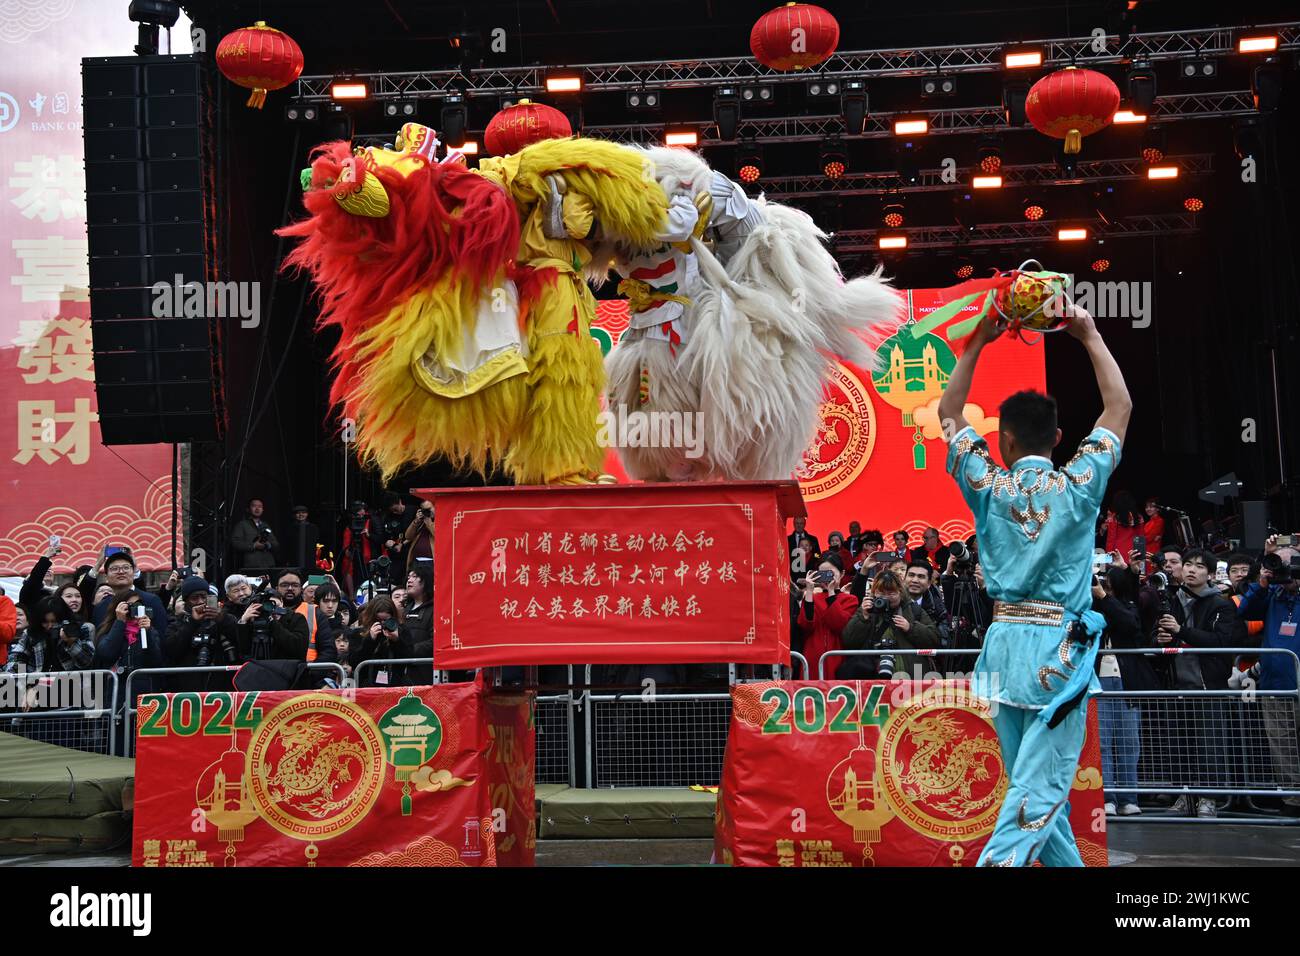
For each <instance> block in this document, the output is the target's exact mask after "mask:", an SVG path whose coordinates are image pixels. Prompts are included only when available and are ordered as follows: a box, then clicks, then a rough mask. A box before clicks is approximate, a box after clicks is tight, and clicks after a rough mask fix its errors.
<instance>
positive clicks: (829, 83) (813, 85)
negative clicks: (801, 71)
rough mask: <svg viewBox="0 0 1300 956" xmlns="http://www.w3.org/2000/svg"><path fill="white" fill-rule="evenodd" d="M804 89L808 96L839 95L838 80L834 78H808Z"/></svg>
mask: <svg viewBox="0 0 1300 956" xmlns="http://www.w3.org/2000/svg"><path fill="white" fill-rule="evenodd" d="M806 89H807V90H808V95H809V96H839V95H840V81H839V80H835V79H816V80H809V81H808V84H807V87H806Z"/></svg>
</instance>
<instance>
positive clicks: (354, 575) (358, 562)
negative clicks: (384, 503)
mask: <svg viewBox="0 0 1300 956" xmlns="http://www.w3.org/2000/svg"><path fill="white" fill-rule="evenodd" d="M374 539H375V532H374V529H373V526H372V523H371V520H370V509H369V508H367V507H366V503H365V502H364V501H354V502H352V507H351V509H349V511H348V519H347V525H346V526H345V527H344V528H343V539H342V542H341V544H340V545H339V555H340V557H339V587H340V588H341V589H342V591H343V593H344V594H346V595H347V596H348V597H349V598H351V597H354V596H355V595H356V593H357V587H358V586H359V585H360V584H361V582H362V581H363V580H365V575H366V573H367V571H368V570H369V568H370V563H371V562H372V561H373V560H375V551H376V549H375V540H374Z"/></svg>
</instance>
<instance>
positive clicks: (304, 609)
mask: <svg viewBox="0 0 1300 956" xmlns="http://www.w3.org/2000/svg"><path fill="white" fill-rule="evenodd" d="M275 590H276V593H278V594H279V595H280V600H281V601H283V602H284V606H285V607H286V608H287V609H288V610H290V611H293V612H294V613H295V614H301V615H302V616H303V619H304V620H306V622H307V663H308V664H310V663H311V662H312V661H314V660H315V659H316V654H317V651H316V605H315V604H311V603H309V602H307V601H304V600H303V596H302V575H301V574H299V573H298V572H297V571H293V570H288V571H281V572H280V576H279V577H278V578H277V579H276V581H275Z"/></svg>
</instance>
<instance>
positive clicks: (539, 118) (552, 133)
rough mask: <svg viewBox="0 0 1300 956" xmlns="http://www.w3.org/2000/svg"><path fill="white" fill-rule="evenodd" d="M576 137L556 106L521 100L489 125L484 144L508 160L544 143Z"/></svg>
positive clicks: (498, 114) (493, 153)
mask: <svg viewBox="0 0 1300 956" xmlns="http://www.w3.org/2000/svg"><path fill="white" fill-rule="evenodd" d="M572 135H573V126H572V125H571V124H570V123H569V118H568V117H567V116H565V115H564V114H563V113H561V112H560V111H559V110H557V109H556V108H555V107H553V106H547V105H546V104H545V103H534V102H533V101H532V100H520V101H519V102H518V103H516V104H514V105H513V106H507V107H506V108H505V109H503V110H501V112H499V113H497V115H496V116H494V117H492V119H491V121H490V122H489V123H488V126H487V132H486V133H484V135H483V143H484V145H485V146H487V149H488V152H489V153H491V154H492V155H494V156H508V155H510V154H511V153H517V152H519V151H520V150H521V149H523V148H524V147H525V146H531V145H532V144H533V143H540V142H541V141H542V140H544V139H564V138H565V137H568V136H572Z"/></svg>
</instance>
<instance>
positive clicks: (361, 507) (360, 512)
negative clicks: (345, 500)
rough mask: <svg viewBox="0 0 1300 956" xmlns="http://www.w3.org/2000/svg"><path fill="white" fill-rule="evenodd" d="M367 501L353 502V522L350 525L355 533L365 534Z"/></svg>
mask: <svg viewBox="0 0 1300 956" xmlns="http://www.w3.org/2000/svg"><path fill="white" fill-rule="evenodd" d="M367 518H368V512H367V511H366V503H365V502H364V501H354V502H352V523H351V524H350V525H349V526H348V527H349V528H351V529H352V533H353V534H364V533H365V531H366V519H367Z"/></svg>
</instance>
